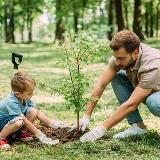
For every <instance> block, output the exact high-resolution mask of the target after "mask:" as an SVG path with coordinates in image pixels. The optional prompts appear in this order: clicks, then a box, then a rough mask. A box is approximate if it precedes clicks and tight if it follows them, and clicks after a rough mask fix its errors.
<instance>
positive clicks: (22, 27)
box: [21, 15, 25, 43]
mask: <svg viewBox="0 0 160 160" xmlns="http://www.w3.org/2000/svg"><path fill="white" fill-rule="evenodd" d="M24 27H25V15H23V16H22V26H21V42H22V43H23V42H24V34H23V32H24Z"/></svg>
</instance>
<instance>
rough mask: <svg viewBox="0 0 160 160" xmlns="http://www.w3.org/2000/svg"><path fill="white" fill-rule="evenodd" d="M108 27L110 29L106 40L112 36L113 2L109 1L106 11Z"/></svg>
mask: <svg viewBox="0 0 160 160" xmlns="http://www.w3.org/2000/svg"><path fill="white" fill-rule="evenodd" d="M108 26H109V28H110V30H109V32H108V39H109V40H111V39H112V34H113V0H110V1H109V9H108Z"/></svg>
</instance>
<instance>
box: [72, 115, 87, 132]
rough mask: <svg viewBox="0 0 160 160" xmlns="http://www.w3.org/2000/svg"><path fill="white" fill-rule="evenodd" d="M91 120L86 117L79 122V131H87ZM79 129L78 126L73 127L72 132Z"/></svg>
mask: <svg viewBox="0 0 160 160" xmlns="http://www.w3.org/2000/svg"><path fill="white" fill-rule="evenodd" d="M89 120H90V117H89V116H87V115H84V116H83V117H82V118H81V119H80V121H79V129H80V130H81V131H85V129H86V128H87V126H88V125H89ZM76 128H77V124H75V125H73V126H72V128H71V129H70V131H73V130H74V129H76Z"/></svg>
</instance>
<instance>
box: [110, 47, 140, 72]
mask: <svg viewBox="0 0 160 160" xmlns="http://www.w3.org/2000/svg"><path fill="white" fill-rule="evenodd" d="M113 56H114V57H115V59H116V61H115V63H116V65H117V66H118V67H119V68H121V69H127V68H128V67H130V66H131V65H132V64H134V63H135V62H136V60H137V57H138V49H135V50H134V51H133V52H132V53H128V52H127V51H126V49H125V48H123V47H121V48H120V49H119V50H117V51H113Z"/></svg>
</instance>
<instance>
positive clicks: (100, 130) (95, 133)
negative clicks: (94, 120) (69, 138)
mask: <svg viewBox="0 0 160 160" xmlns="http://www.w3.org/2000/svg"><path fill="white" fill-rule="evenodd" d="M105 131H106V129H105V128H104V127H103V126H102V125H100V126H98V127H96V128H93V129H92V130H91V131H90V132H87V133H86V134H84V135H83V136H82V137H80V141H81V142H85V141H95V140H97V139H99V138H101V137H102V136H104V134H105Z"/></svg>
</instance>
